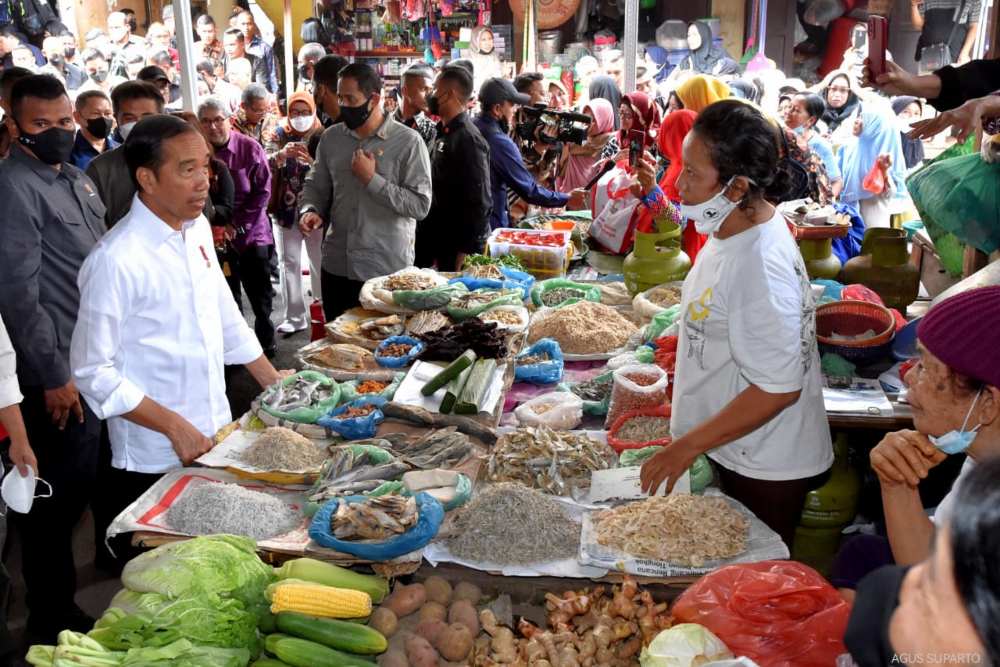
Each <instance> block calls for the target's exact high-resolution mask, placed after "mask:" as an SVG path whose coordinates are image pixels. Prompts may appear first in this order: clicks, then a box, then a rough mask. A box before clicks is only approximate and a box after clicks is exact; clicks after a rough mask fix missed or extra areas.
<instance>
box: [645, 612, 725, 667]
mask: <svg viewBox="0 0 1000 667" xmlns="http://www.w3.org/2000/svg"><path fill="white" fill-rule="evenodd" d="M732 657H733V654H732V653H731V652H730V651H729V649H728V648H727V647H726V645H725V644H723V643H722V640H721V639H719V638H718V637H716V636H715V635H714V634H712V631H711V630H709V629H708V628H706V627H704V626H701V625H698V624H697V623H682V624H680V625H675V626H674V627H672V628H670V629H669V630H664V631H663V632H661V633H660V634H658V635H656V638H655V639H653V641H652V642H650V644H649V646H647V647H646V648H644V649H643V650H642V655H640V656H639V664H640V665H641V666H642V667H695V666H697V665H704V664H705V663H706V662H711V661H713V660H728V659H731V658H732Z"/></svg>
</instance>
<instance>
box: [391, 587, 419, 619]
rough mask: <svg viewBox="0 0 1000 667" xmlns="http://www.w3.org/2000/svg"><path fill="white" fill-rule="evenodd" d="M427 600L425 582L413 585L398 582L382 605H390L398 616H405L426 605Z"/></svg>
mask: <svg viewBox="0 0 1000 667" xmlns="http://www.w3.org/2000/svg"><path fill="white" fill-rule="evenodd" d="M426 601H427V591H426V590H424V585H423V584H413V585H412V586H404V585H402V584H396V588H394V589H393V591H392V594H391V595H389V597H387V598H386V599H385V600H384V601H383V602H382V606H383V607H388V608H389V609H390V610H391V611H392V612H393V613H394V614H396V618H404V617H406V616H409V615H410V614H412V613H413V612H415V611H417V610H418V609H420V608H421V607H422V606H424V602H426Z"/></svg>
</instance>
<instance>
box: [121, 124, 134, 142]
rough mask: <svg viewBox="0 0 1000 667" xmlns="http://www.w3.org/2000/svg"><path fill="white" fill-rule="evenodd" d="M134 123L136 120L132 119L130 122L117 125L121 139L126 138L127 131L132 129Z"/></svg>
mask: <svg viewBox="0 0 1000 667" xmlns="http://www.w3.org/2000/svg"><path fill="white" fill-rule="evenodd" d="M135 124H136V121H132V122H131V123H125V124H124V125H119V126H118V134H120V135H122V139H128V135H129V132H131V131H132V128H133V127H135Z"/></svg>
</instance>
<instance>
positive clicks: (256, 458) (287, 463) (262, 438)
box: [240, 426, 326, 471]
mask: <svg viewBox="0 0 1000 667" xmlns="http://www.w3.org/2000/svg"><path fill="white" fill-rule="evenodd" d="M325 460H326V450H325V449H323V448H322V447H319V446H318V445H316V444H314V443H313V441H312V440H310V439H309V438H306V437H304V436H301V435H299V434H298V433H296V432H295V431H292V430H290V429H287V428H282V427H280V426H273V427H271V428H269V429H267V430H265V431H264V432H263V433H261V434H260V435H259V436H257V439H256V440H254V442H253V444H252V445H250V446H249V447H247V448H246V450H244V451H243V453H241V454H240V461H242V462H243V463H246V464H247V465H249V466H253V467H254V468H257V469H258V470H290V471H295V470H313V469H318V468H319V467H320V466H321V465H323V461H325Z"/></svg>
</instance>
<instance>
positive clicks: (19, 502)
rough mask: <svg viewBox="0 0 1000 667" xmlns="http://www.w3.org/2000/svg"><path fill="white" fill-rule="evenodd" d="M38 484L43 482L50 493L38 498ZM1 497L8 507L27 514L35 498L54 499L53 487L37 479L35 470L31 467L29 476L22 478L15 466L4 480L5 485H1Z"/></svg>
mask: <svg viewBox="0 0 1000 667" xmlns="http://www.w3.org/2000/svg"><path fill="white" fill-rule="evenodd" d="M37 482H41V483H42V484H44V485H45V486H47V487H49V492H48V493H47V494H45V495H41V496H36V495H35V485H36V484H37ZM0 496H2V497H3V501H4V502H5V503H7V507H9V508H11V509H12V510H14V511H15V512H20V513H21V514H27V513H28V512H30V511H31V504H32V502H33V501H34V500H35V498H51V497H52V486H50V485H49V483H48V482H46V481H45V480H44V479H42V478H40V477H39V478H36V477H35V469H34V468H32V467H30V466H29V467H28V474H27V475H25V476H24V477H22V476H21V473H20V472H19V471H18V469H17V467H16V466H15V467H14V468H12V469H11V471H10V472H9V473H7V476H6V477H4V478H3V484H2V485H0Z"/></svg>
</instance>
